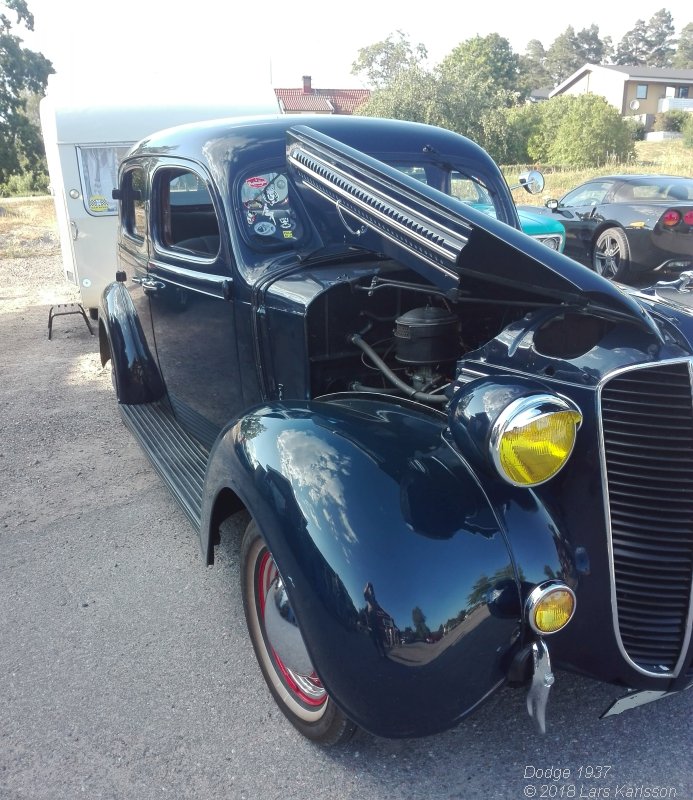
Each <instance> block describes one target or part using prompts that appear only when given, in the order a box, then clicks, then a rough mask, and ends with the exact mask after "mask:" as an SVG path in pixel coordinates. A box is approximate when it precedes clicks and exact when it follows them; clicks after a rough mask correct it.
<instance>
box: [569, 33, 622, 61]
mask: <svg viewBox="0 0 693 800" xmlns="http://www.w3.org/2000/svg"><path fill="white" fill-rule="evenodd" d="M575 40H576V42H577V46H578V52H579V54H580V55H581V56H582V58H583V63H584V64H601V63H603V62H604V61H606V60H607V59H609V58H610V57H611V55H612V49H613V48H612V45H611V37H610V36H606V37H604V38H603V39H602V38H601V36H600V35H599V26H598V25H590V27H589V28H583V29H582V30H581V31H578V32H577V33H576V34H575ZM580 66H582V64H581V65H580Z"/></svg>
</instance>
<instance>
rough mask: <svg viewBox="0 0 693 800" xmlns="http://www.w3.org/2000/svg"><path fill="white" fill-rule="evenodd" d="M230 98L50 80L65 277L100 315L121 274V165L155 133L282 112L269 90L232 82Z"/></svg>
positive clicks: (45, 116)
mask: <svg viewBox="0 0 693 800" xmlns="http://www.w3.org/2000/svg"><path fill="white" fill-rule="evenodd" d="M228 95H229V98H228V99H226V100H224V99H218V100H215V101H210V102H204V101H202V100H201V99H197V100H195V99H192V100H190V101H189V102H184V101H183V99H182V98H181V97H178V99H177V100H171V101H169V102H164V101H163V100H162V99H161V95H160V94H159V95H157V94H153V97H152V99H149V98H148V99H144V98H143V99H141V100H139V101H133V99H132V98H129V99H128V100H127V101H126V100H123V101H121V102H118V101H114V100H109V101H108V102H106V101H105V100H103V98H102V99H101V100H95V99H94V98H93V96H91V97H86V96H85V95H84V94H82V96H80V93H79V92H78V91H72V92H68V91H65V88H64V87H60V86H59V85H58V84H56V83H55V82H53V83H50V82H49V84H48V92H47V95H46V97H45V98H44V99H43V100H42V101H41V129H42V132H43V140H44V144H45V148H46V160H47V162H48V174H49V177H50V184H51V192H52V194H53V196H54V200H55V211H56V216H57V222H58V232H59V235H60V247H61V251H62V258H63V268H64V272H65V277H66V278H67V280H68V281H70V282H71V283H74V284H75V285H76V286H78V287H79V291H80V295H81V303H82V305H83V306H84V307H85V308H87V309H88V310H89V313H90V315H91V316H92V318H96V315H97V308H98V305H99V299H100V296H101V292H102V291H103V289H104V287H105V286H106V285H107V284H108V283H110V282H111V281H112V280H114V277H115V273H116V230H117V213H118V211H117V203H116V201H115V200H113V198H112V194H111V193H112V191H113V189H114V188H115V187H117V185H118V166H119V164H120V162H121V160H122V159H123V157H124V156H125V154H126V153H127V152H128V150H129V149H130V147H131V146H132V145H133V144H134V143H135V142H137V141H139V140H140V139H143V138H145V137H146V136H147V135H148V134H150V133H154V132H155V131H158V130H162V129H163V128H169V127H172V126H174V125H182V124H184V123H187V122H199V121H202V120H209V119H217V118H220V117H238V116H257V115H266V114H278V113H280V111H279V105H278V102H277V99H276V96H275V94H274V91H273V90H272V88H271V87H270V86H269V85H267V86H264V87H262V88H253V89H252V90H251V89H250V88H248V87H247V88H246V89H245V90H244V92H243V96H242V98H240V97H238V94H237V92H236V91H234V89H233V88H229V89H228Z"/></svg>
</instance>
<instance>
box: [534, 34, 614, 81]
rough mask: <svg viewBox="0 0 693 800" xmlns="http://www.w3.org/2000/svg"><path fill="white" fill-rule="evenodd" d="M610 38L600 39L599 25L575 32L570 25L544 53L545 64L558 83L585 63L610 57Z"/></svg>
mask: <svg viewBox="0 0 693 800" xmlns="http://www.w3.org/2000/svg"><path fill="white" fill-rule="evenodd" d="M610 54H611V39H609V38H608V37H607V38H606V39H602V38H601V37H600V35H599V27H598V26H597V25H591V26H590V27H589V28H583V29H582V30H581V31H578V32H577V33H576V32H575V29H574V28H573V26H572V25H568V27H567V28H566V29H565V30H564V31H563V33H561V34H560V35H559V36H557V37H556V38H555V39H554V41H553V44H552V45H551V47H549V49H548V51H547V53H546V61H545V66H546V69H547V70H548V72H549V73H550V75H551V77H552V78H553V82H554V85H556V86H557V85H558V84H559V83H561V82H562V81H564V80H565V79H566V78H567V77H569V76H570V75H572V74H573V72H575V71H576V70H578V69H580V67H582V66H584V65H585V64H601V63H602V61H605V60H606V59H607V58H609V57H610Z"/></svg>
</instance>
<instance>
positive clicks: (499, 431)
mask: <svg viewBox="0 0 693 800" xmlns="http://www.w3.org/2000/svg"><path fill="white" fill-rule="evenodd" d="M581 423H582V415H581V414H580V412H579V411H578V410H577V408H575V407H574V406H572V405H569V404H568V402H567V401H565V400H563V399H562V398H560V397H557V396H556V395H550V394H543V395H531V396H529V397H521V398H518V399H517V400H514V401H512V402H511V403H510V404H509V405H508V406H507V407H506V408H505V409H504V410H503V411H502V412H501V413H500V414H499V416H498V418H497V419H496V421H495V423H494V425H493V429H492V431H491V438H490V445H489V449H490V454H491V459H492V460H493V463H494V464H495V466H496V469H497V470H498V473H499V474H500V476H501V477H502V478H504V479H505V480H506V481H508V482H509V483H512V484H513V485H514V486H538V485H539V484H540V483H544V482H545V481H548V480H549V479H550V478H552V477H553V476H554V475H556V473H557V472H559V470H560V469H561V468H562V467H563V465H564V464H565V463H566V461H567V460H568V458H570V454H571V453H572V452H573V447H574V445H575V436H576V433H577V430H578V428H579V427H580V425H581Z"/></svg>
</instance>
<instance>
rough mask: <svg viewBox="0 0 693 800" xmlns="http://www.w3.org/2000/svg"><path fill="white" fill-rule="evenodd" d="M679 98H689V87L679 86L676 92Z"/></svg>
mask: <svg viewBox="0 0 693 800" xmlns="http://www.w3.org/2000/svg"><path fill="white" fill-rule="evenodd" d="M676 96H677V97H688V86H679V88H678V91H677V92H676Z"/></svg>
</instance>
